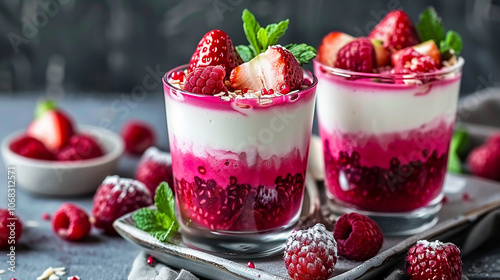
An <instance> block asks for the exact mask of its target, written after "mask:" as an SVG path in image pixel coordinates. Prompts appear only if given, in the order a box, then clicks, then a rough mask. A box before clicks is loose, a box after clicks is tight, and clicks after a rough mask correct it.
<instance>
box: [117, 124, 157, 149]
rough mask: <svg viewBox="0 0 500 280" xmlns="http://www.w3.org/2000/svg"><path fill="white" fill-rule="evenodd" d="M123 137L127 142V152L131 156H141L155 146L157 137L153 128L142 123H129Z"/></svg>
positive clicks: (123, 131)
mask: <svg viewBox="0 0 500 280" xmlns="http://www.w3.org/2000/svg"><path fill="white" fill-rule="evenodd" d="M121 135H122V138H123V141H124V142H125V150H126V151H127V152H128V153H129V154H131V155H141V154H142V153H144V151H146V149H147V148H149V147H151V146H154V145H155V142H156V136H155V133H154V130H153V128H152V127H151V126H150V125H149V124H147V123H145V122H142V121H137V120H131V121H128V122H127V123H126V124H125V125H124V127H123V129H122V131H121Z"/></svg>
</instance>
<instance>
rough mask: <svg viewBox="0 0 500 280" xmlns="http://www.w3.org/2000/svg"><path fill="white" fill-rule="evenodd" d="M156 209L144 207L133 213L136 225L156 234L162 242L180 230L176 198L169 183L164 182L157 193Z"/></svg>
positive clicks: (153, 234)
mask: <svg viewBox="0 0 500 280" xmlns="http://www.w3.org/2000/svg"><path fill="white" fill-rule="evenodd" d="M155 206H156V209H151V208H142V209H139V210H138V211H136V212H135V213H134V214H133V215H132V219H133V220H134V223H135V225H136V227H137V228H138V229H140V230H143V231H146V232H147V233H149V234H151V235H152V236H154V237H155V238H156V239H158V240H160V241H161V242H165V241H167V242H168V240H169V238H170V236H172V235H173V234H174V233H176V232H177V231H178V230H179V223H178V222H177V219H176V218H175V198H174V194H173V193H172V190H171V189H170V187H169V186H168V184H167V183H165V182H162V183H161V184H160V186H159V187H158V189H157V190H156V194H155Z"/></svg>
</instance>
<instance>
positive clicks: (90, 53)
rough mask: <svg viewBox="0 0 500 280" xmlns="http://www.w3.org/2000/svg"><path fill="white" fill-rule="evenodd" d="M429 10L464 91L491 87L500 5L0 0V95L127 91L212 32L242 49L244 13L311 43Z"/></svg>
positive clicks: (463, 1)
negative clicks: (452, 34)
mask: <svg viewBox="0 0 500 280" xmlns="http://www.w3.org/2000/svg"><path fill="white" fill-rule="evenodd" d="M429 5H433V6H434V7H435V8H436V10H437V11H438V13H439V15H440V16H441V17H442V19H443V23H444V25H445V28H446V29H453V30H455V31H458V32H459V33H460V34H461V35H462V37H463V39H464V50H463V52H462V55H463V57H464V58H465V60H466V64H465V68H464V76H463V79H462V88H461V95H462V96H463V95H466V94H469V93H472V92H474V91H477V90H479V89H483V88H486V87H491V86H494V85H496V84H498V83H497V82H496V81H500V73H499V71H498V69H499V67H500V51H498V45H499V44H500V28H499V27H500V0H457V1H451V0H450V1H444V0H441V1H416V0H377V1H375V0H374V1H366V0H365V1H361V0H349V1H328V0H309V1H304V0H293V1H290V0H278V1H266V0H183V1H172V0H165V1H160V0H141V1H134V0H107V1H105V0H102V1H99V0H84V1H76V0H2V1H0V33H1V34H0V93H1V92H10V93H13V92H14V93H15V94H16V95H17V94H22V93H23V92H27V91H47V93H48V95H49V96H50V95H56V97H57V96H60V95H63V94H65V93H68V92H70V93H75V92H96V93H102V94H105V93H106V92H131V90H132V89H133V88H134V87H135V86H138V85H142V84H143V83H144V82H143V79H144V77H145V76H147V75H150V73H151V72H152V71H153V72H162V73H164V72H166V71H167V70H169V69H170V68H172V67H174V66H177V65H180V64H185V63H187V62H188V61H189V58H190V57H191V55H192V53H193V51H194V49H195V47H196V45H197V43H198V41H199V40H200V38H201V37H202V36H203V35H204V34H205V33H206V32H207V31H209V30H211V29H223V30H225V31H226V32H227V33H228V34H229V35H230V37H231V38H232V39H233V42H234V43H235V44H236V45H238V44H247V42H246V39H245V37H244V33H243V29H242V23H241V18H240V17H241V12H242V10H243V9H244V8H249V9H250V10H251V11H252V12H253V13H254V14H255V15H256V17H257V19H258V20H259V21H260V23H261V24H262V25H266V24H268V23H272V22H277V21H279V20H283V19H286V18H289V19H290V26H289V29H288V31H287V33H286V34H285V36H284V37H283V38H282V39H281V41H280V42H281V43H282V44H287V43H291V42H297V43H298V42H305V43H308V44H310V45H313V46H315V47H317V46H318V44H319V42H320V41H321V38H322V37H323V36H324V35H325V34H327V33H328V32H330V31H334V30H338V31H343V32H346V33H349V34H351V35H354V36H363V35H367V34H368V33H369V31H370V30H371V28H373V26H374V25H375V24H376V23H377V22H378V21H379V20H380V19H381V18H382V17H383V16H384V15H385V14H386V13H387V12H388V11H389V10H393V9H396V8H398V9H403V10H405V11H406V12H407V13H408V14H409V15H410V17H411V18H412V19H413V20H414V21H417V19H418V15H419V14H420V12H421V11H422V10H423V9H424V8H425V7H427V6H429ZM308 67H309V68H310V67H311V65H309V66H308ZM152 91H161V87H159V86H158V87H157V88H153V89H152Z"/></svg>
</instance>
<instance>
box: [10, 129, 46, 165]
mask: <svg viewBox="0 0 500 280" xmlns="http://www.w3.org/2000/svg"><path fill="white" fill-rule="evenodd" d="M10 149H11V150H12V151H13V152H14V153H16V154H18V155H21V156H24V157H28V158H34V159H45V160H52V159H54V156H53V155H52V153H51V152H50V151H49V150H48V149H47V148H46V147H45V145H44V144H43V143H42V142H41V141H40V140H38V139H36V138H33V137H31V136H27V135H24V136H21V137H19V138H17V139H15V140H14V141H13V142H12V143H11V144H10Z"/></svg>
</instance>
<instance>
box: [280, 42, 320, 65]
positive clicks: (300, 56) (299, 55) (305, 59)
mask: <svg viewBox="0 0 500 280" xmlns="http://www.w3.org/2000/svg"><path fill="white" fill-rule="evenodd" d="M285 48H286V49H288V50H289V51H290V52H291V53H292V54H293V56H295V58H296V59H297V60H298V61H299V62H300V64H307V63H309V61H310V60H311V59H313V58H314V57H315V56H316V49H315V48H313V47H311V46H308V45H307V44H303V43H302V44H288V45H286V46H285Z"/></svg>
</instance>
